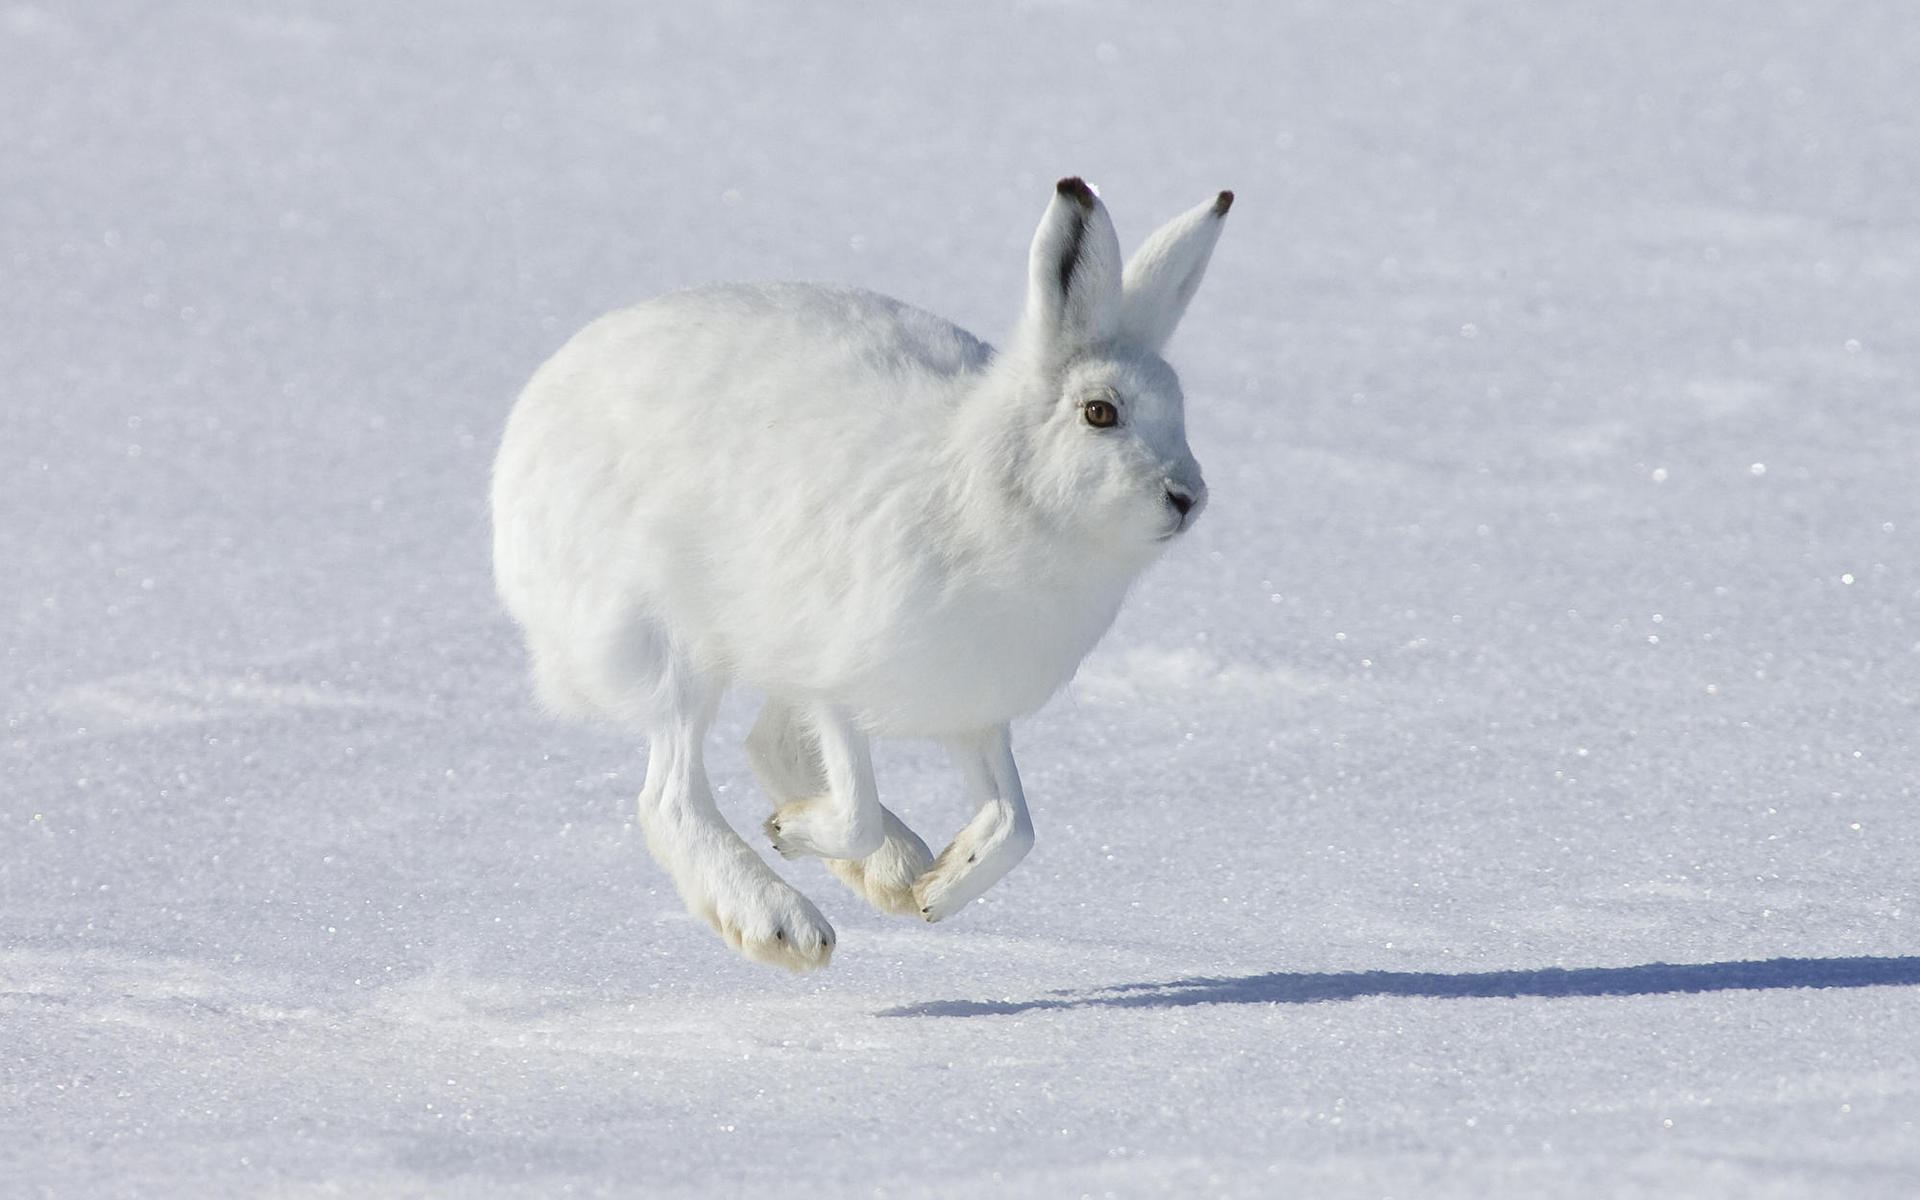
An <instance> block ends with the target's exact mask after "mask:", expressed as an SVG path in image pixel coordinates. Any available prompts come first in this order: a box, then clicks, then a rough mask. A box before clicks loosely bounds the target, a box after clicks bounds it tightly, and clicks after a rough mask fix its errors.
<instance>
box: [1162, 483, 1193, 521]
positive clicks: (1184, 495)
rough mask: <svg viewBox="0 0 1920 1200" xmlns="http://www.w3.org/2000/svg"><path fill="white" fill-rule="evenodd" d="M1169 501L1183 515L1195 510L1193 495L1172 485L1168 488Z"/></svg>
mask: <svg viewBox="0 0 1920 1200" xmlns="http://www.w3.org/2000/svg"><path fill="white" fill-rule="evenodd" d="M1167 503H1168V504H1171V505H1173V507H1174V508H1176V509H1178V510H1179V512H1180V515H1181V516H1183V517H1184V516H1186V515H1187V514H1188V513H1189V512H1191V511H1193V495H1192V493H1190V492H1185V491H1182V490H1181V489H1179V488H1177V487H1173V486H1171V485H1169V486H1168V488H1167Z"/></svg>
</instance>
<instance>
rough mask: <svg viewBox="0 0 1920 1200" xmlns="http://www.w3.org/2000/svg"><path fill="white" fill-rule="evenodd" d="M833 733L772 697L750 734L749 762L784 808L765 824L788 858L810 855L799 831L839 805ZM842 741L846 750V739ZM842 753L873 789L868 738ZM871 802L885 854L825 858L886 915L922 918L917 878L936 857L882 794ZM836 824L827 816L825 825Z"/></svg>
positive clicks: (780, 849)
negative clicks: (829, 742)
mask: <svg viewBox="0 0 1920 1200" xmlns="http://www.w3.org/2000/svg"><path fill="white" fill-rule="evenodd" d="M827 736H829V735H824V734H822V733H821V732H820V731H819V730H817V729H816V728H815V722H814V721H812V720H810V719H809V718H808V717H807V716H806V715H805V714H804V713H802V712H801V711H800V710H799V709H797V708H795V707H793V706H792V705H789V704H786V703H784V702H782V701H780V700H772V699H770V700H768V701H767V705H766V707H765V708H763V709H761V710H760V718H759V720H757V721H755V722H754V724H753V732H752V733H750V734H748V735H747V765H748V766H749V767H751V768H752V769H753V774H754V778H756V779H758V780H759V781H760V786H761V787H762V788H764V789H766V792H767V794H768V795H769V796H772V797H773V799H774V802H775V804H776V805H777V806H778V807H777V809H776V811H775V812H774V814H773V816H772V817H770V818H768V820H767V825H766V831H767V836H768V837H770V838H772V839H773V844H774V847H775V848H776V849H778V850H779V851H780V852H781V853H782V854H786V855H788V856H789V857H792V855H793V854H796V853H805V852H806V851H805V850H802V849H800V848H798V845H797V843H798V840H799V839H798V837H797V836H796V834H797V832H799V831H804V830H805V829H806V828H807V827H808V826H809V825H810V824H811V823H812V822H813V821H815V820H818V819H820V818H818V817H817V816H816V815H815V814H816V813H818V812H819V811H820V810H821V809H825V810H828V811H829V812H830V811H832V810H833V809H834V808H835V807H836V802H835V800H834V788H833V785H832V783H831V781H830V780H829V778H828V770H827V765H826V761H825V758H826V755H825V742H826V737H827ZM841 744H842V746H843V747H845V746H846V742H845V741H844V740H843V741H842V743H841ZM840 753H842V754H843V755H847V756H848V757H850V758H853V759H855V760H856V761H857V763H858V764H859V765H858V767H856V769H855V770H854V772H853V774H854V775H856V776H859V775H860V774H862V773H864V776H865V778H866V779H867V780H868V781H869V786H870V785H871V779H872V775H873V767H872V761H871V758H870V757H869V756H868V753H867V746H866V742H865V739H860V740H859V741H858V742H857V743H856V744H855V745H854V746H853V747H852V748H851V750H849V749H845V748H843V750H842V751H841V752H840ZM856 792H857V789H856ZM869 794H871V793H869ZM873 804H874V806H875V807H877V808H879V810H880V823H881V834H882V839H881V843H880V847H879V849H877V850H874V851H873V852H872V853H870V854H868V855H866V856H865V857H863V858H853V857H835V856H829V857H825V858H823V859H822V861H823V862H825V863H826V865H827V869H828V870H829V871H832V872H833V873H834V874H835V875H837V876H839V877H840V880H841V882H843V883H845V884H846V885H847V886H848V887H850V888H852V889H853V890H854V891H855V892H856V893H858V894H859V895H860V896H861V897H862V898H863V899H865V900H866V902H867V903H869V904H871V905H873V906H874V907H875V908H877V909H879V910H880V911H881V912H885V913H897V914H901V915H909V914H913V913H917V912H919V911H920V904H919V902H918V901H916V900H915V899H914V898H913V881H914V880H916V879H918V878H920V876H921V875H922V874H923V873H924V872H925V871H926V869H927V868H928V867H929V866H932V865H933V853H932V851H930V850H928V849H927V844H926V843H925V842H923V841H921V840H920V837H919V835H918V834H916V833H914V832H913V830H911V829H909V828H907V826H906V823H905V822H903V821H902V820H901V819H900V818H899V817H896V816H894V815H893V813H892V812H891V811H890V810H888V809H887V808H886V807H885V806H884V805H881V804H880V802H879V799H878V798H877V797H875V798H874V800H873ZM831 820H832V819H831V818H830V817H829V818H827V819H826V822H827V823H831Z"/></svg>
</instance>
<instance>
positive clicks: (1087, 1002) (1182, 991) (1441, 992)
mask: <svg viewBox="0 0 1920 1200" xmlns="http://www.w3.org/2000/svg"><path fill="white" fill-rule="evenodd" d="M1914 984H1920V957H1911V956H1909V957H1901V958H1770V959H1764V960H1752V961H1746V962H1718V963H1679V964H1676V963H1658V962H1656V963H1647V964H1645V965H1642V966H1637V967H1583V968H1576V969H1572V970H1568V969H1565V968H1561V967H1548V968H1544V969H1541V970H1537V971H1483V972H1463V973H1458V974H1446V973H1437V972H1425V971H1346V972H1339V973H1334V974H1320V973H1311V972H1288V971H1276V972H1273V973H1271V974H1266V975H1243V976H1240V977H1238V978H1232V979H1209V978H1194V979H1176V980H1173V981H1171V982H1168V983H1124V984H1117V985H1114V986H1111V987H1104V988H1089V989H1085V990H1080V991H1060V992H1050V993H1047V994H1046V995H1043V996H1038V997H1035V998H1033V999H1030V1000H928V1001H925V1002H923V1003H920V1004H907V1005H902V1006H900V1007H898V1008H889V1009H885V1010H883V1011H882V1012H880V1013H879V1014H878V1015H879V1016H883V1017H991V1016H1006V1015H1010V1014H1014V1013H1025V1012H1040V1011H1046V1010H1049V1009H1063V1008H1066V1009H1071V1008H1179V1007H1184V1006H1187V1005H1192V1004H1314V1003H1318V1002H1320V1001H1323V1000H1356V999H1359V998H1360V997H1362V996H1420V997H1428V998H1433V999H1471V998H1491V997H1519V996H1542V997H1563V996H1664V995H1674V994H1679V993H1685V992H1722V991H1738V990H1752V991H1763V990H1771V989H1776V988H1857V987H1890V986H1911V985H1914Z"/></svg>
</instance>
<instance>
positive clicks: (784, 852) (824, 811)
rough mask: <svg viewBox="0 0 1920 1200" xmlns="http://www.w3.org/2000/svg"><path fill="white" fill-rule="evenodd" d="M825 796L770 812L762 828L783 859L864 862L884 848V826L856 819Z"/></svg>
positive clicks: (790, 804) (787, 803)
mask: <svg viewBox="0 0 1920 1200" xmlns="http://www.w3.org/2000/svg"><path fill="white" fill-rule="evenodd" d="M860 815H861V814H858V813H848V812H846V811H845V810H844V809H843V808H841V807H839V806H837V805H835V804H834V803H833V800H832V799H831V798H830V797H827V796H819V797H814V798H812V799H808V800H789V801H787V802H786V803H785V804H782V805H781V806H780V807H779V808H776V809H774V810H773V815H772V816H770V817H768V818H767V821H766V824H765V825H764V826H762V828H763V829H764V830H765V831H766V834H767V840H769V841H771V842H772V843H773V848H774V849H775V850H778V851H779V852H780V855H781V857H782V858H798V857H799V856H801V855H802V854H811V855H813V856H814V857H816V858H841V859H858V858H865V857H866V856H867V855H869V854H872V853H874V852H875V851H876V850H878V849H880V848H881V847H882V846H883V845H884V842H883V840H882V839H883V838H884V837H885V836H886V832H885V828H884V826H883V825H882V824H881V823H879V822H876V821H872V820H870V819H869V820H866V821H862V820H860V819H859V817H860Z"/></svg>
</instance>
